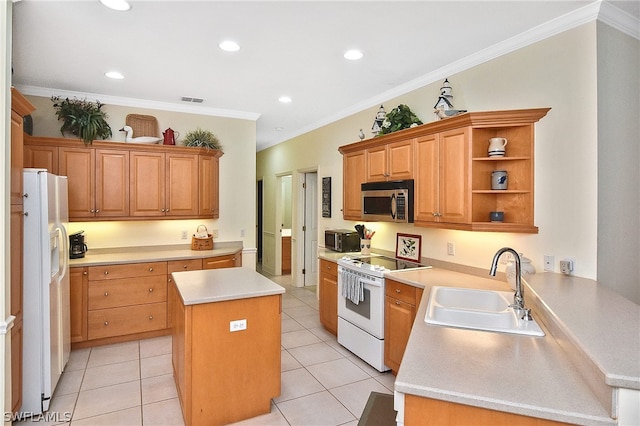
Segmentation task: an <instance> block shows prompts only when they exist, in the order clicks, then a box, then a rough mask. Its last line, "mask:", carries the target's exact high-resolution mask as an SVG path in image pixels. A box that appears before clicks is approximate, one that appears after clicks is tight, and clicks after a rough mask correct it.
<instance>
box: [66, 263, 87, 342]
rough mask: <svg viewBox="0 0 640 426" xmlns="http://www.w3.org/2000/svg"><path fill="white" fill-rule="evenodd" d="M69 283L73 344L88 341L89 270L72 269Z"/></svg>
mask: <svg viewBox="0 0 640 426" xmlns="http://www.w3.org/2000/svg"><path fill="white" fill-rule="evenodd" d="M69 281H70V288H71V294H70V298H71V302H70V309H71V342H72V343H75V342H84V341H85V340H87V310H88V303H87V291H88V290H87V287H88V283H89V275H88V272H87V268H70V269H69Z"/></svg>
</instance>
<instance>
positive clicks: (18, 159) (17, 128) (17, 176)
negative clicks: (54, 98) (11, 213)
mask: <svg viewBox="0 0 640 426" xmlns="http://www.w3.org/2000/svg"><path fill="white" fill-rule="evenodd" d="M22 138H23V126H22V116H21V115H20V114H18V113H17V112H15V111H13V110H12V111H11V204H22V195H23V191H22V165H23V164H24V157H23V156H24V154H23V151H22V145H23V143H22Z"/></svg>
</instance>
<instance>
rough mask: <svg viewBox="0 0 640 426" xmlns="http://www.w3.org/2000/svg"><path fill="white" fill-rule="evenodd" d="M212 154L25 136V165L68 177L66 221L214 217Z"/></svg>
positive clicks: (215, 181)
mask: <svg viewBox="0 0 640 426" xmlns="http://www.w3.org/2000/svg"><path fill="white" fill-rule="evenodd" d="M220 156H222V152H221V151H218V150H205V149H197V148H187V147H175V146H164V145H139V144H136V145H134V144H127V143H119V142H95V141H94V142H93V144H92V145H89V146H85V145H83V144H82V141H80V140H75V139H60V138H38V137H27V138H26V140H25V156H24V166H25V167H38V168H46V169H48V170H49V171H51V172H52V173H55V174H59V175H63V176H67V177H68V178H69V219H70V220H71V221H83V220H127V219H154V218H156V219H157V218H178V217H179V218H185V219H187V218H212V217H213V218H217V217H218V216H219V189H218V186H219V167H218V166H219V157H220Z"/></svg>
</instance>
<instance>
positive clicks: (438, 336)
mask: <svg viewBox="0 0 640 426" xmlns="http://www.w3.org/2000/svg"><path fill="white" fill-rule="evenodd" d="M342 255H343V254H342V253H332V252H327V251H321V252H320V253H319V257H321V258H323V259H326V260H337V259H339V258H340V257H342ZM386 276H387V277H388V278H393V279H395V280H397V281H400V282H403V283H405V284H410V285H414V286H417V287H422V288H424V290H425V291H424V294H423V298H422V302H421V304H420V307H419V309H418V312H417V314H416V320H415V323H414V326H413V329H412V332H411V336H410V338H409V342H408V345H407V348H406V351H405V354H404V357H403V360H402V364H401V366H400V370H399V371H398V376H397V377H396V385H395V386H396V387H395V388H396V391H397V392H401V393H405V394H413V395H418V396H424V397H428V398H435V399H440V400H445V401H451V402H455V403H461V404H467V405H472V406H477V407H483V408H488V409H495V410H499V411H505V412H511V413H516V414H522V415H528V416H533V417H541V418H547V419H551V420H558V421H564V422H569V423H578V424H603V425H604V424H607V425H609V424H615V421H614V420H613V418H612V417H611V414H612V413H611V411H612V402H611V401H612V400H613V393H614V390H613V388H614V387H623V388H629V389H634V390H638V389H640V306H638V305H637V304H635V303H633V302H631V301H629V300H627V299H625V298H623V297H622V296H619V295H617V294H616V293H615V292H613V291H612V290H610V289H608V288H606V287H605V286H602V285H598V284H597V283H596V282H594V281H593V280H587V279H583V278H577V277H567V276H564V275H561V274H553V273H540V274H535V275H532V276H528V277H527V280H526V281H525V282H524V285H525V301H526V303H527V306H528V307H532V308H533V309H534V312H533V316H534V318H535V319H536V321H537V322H538V324H540V326H541V327H542V328H543V330H544V331H545V333H546V336H545V337H528V336H518V335H511V334H501V333H492V332H484V331H475V330H465V329H456V328H450V327H442V326H435V325H430V324H427V323H425V322H424V317H425V313H426V308H427V304H428V299H429V292H430V288H431V287H432V286H436V285H438V286H448V287H467V288H483V289H492V290H501V291H511V290H510V288H509V286H508V284H507V283H506V282H504V281H500V280H495V279H493V277H489V276H488V270H487V277H486V278H484V277H482V276H477V275H473V274H467V273H460V272H454V271H451V270H446V269H442V268H437V267H436V268H433V269H424V270H406V271H399V272H393V273H388V274H386Z"/></svg>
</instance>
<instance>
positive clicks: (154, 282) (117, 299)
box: [89, 275, 167, 310]
mask: <svg viewBox="0 0 640 426" xmlns="http://www.w3.org/2000/svg"><path fill="white" fill-rule="evenodd" d="M166 301H167V280H166V276H164V275H155V276H152V277H145V278H121V279H117V280H102V281H89V310H94V309H105V308H116V307H119V306H131V305H140V304H143V303H158V302H166Z"/></svg>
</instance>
